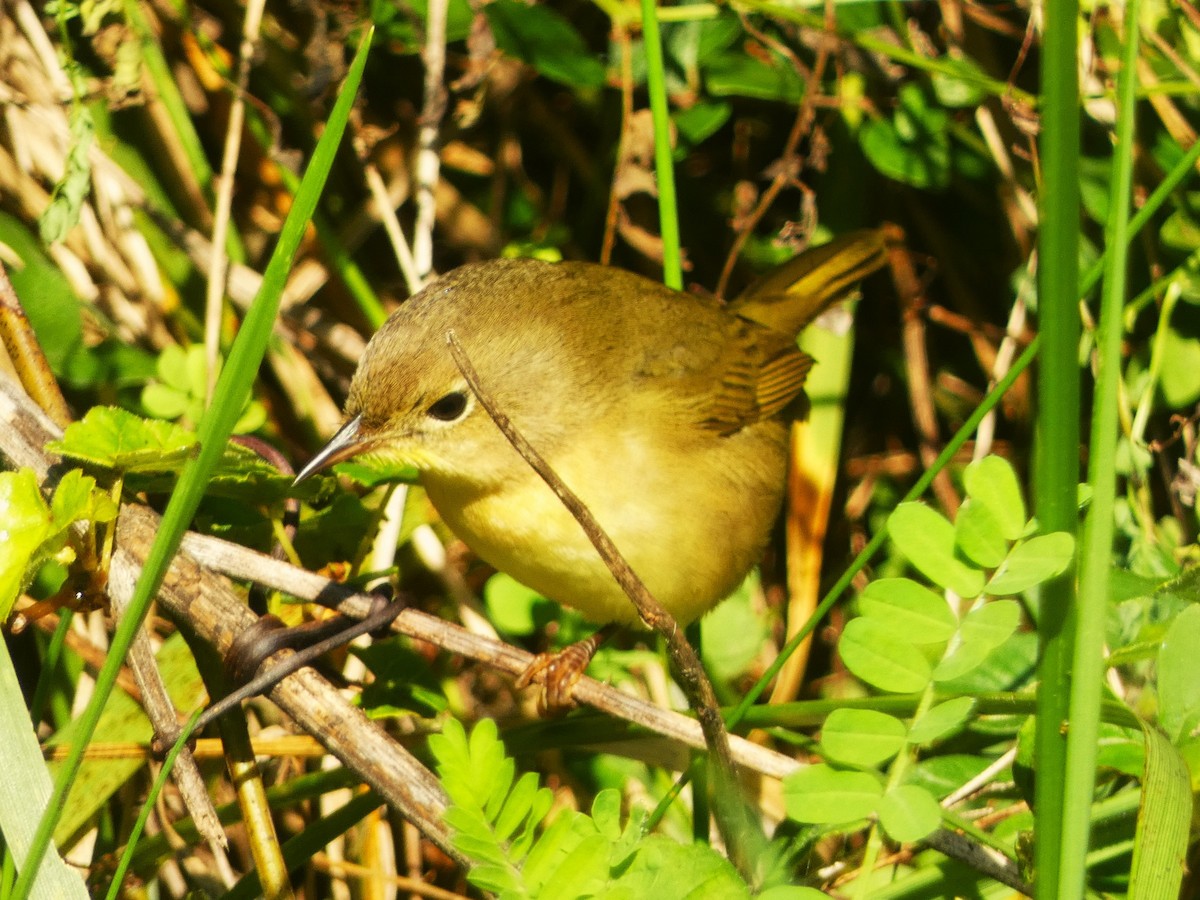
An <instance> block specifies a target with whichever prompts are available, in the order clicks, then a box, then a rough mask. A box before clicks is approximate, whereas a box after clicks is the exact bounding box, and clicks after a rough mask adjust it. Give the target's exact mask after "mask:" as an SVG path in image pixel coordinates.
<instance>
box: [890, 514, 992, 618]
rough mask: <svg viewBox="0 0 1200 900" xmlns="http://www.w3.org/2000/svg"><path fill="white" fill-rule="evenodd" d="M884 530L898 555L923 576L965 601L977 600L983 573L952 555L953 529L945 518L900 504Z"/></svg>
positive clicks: (981, 588) (981, 587)
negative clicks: (897, 549)
mask: <svg viewBox="0 0 1200 900" xmlns="http://www.w3.org/2000/svg"><path fill="white" fill-rule="evenodd" d="M887 527H888V535H889V536H890V537H891V539H892V541H893V542H894V543H895V544H896V546H897V547H898V548H899V549H900V552H901V553H903V554H904V555H905V556H906V557H908V560H909V562H911V563H912V564H913V566H914V567H915V568H916V569H917V571H919V572H920V573H921V574H922V575H924V576H925V577H926V578H928V579H929V580H930V581H932V582H934V584H937V585H940V586H941V587H944V588H948V589H949V590H952V591H954V593H956V594H958V596H960V597H963V598H965V599H970V598H972V597H978V596H979V594H980V592H981V591H982V590H983V583H984V575H983V572H981V571H980V570H979V569H977V568H975V567H974V566H971V565H969V564H967V563H965V562H964V561H963V560H961V559H959V558H958V556H956V555H955V552H954V547H955V534H954V526H953V525H951V524H950V522H949V521H948V520H947V519H946V517H945V516H942V515H940V514H938V513H936V512H934V511H933V510H932V509H930V508H929V507H928V506H925V505H924V504H923V503H901V504H900V505H899V506H897V507H896V510H895V512H893V513H892V515H891V516H890V517H889V518H888V526H887Z"/></svg>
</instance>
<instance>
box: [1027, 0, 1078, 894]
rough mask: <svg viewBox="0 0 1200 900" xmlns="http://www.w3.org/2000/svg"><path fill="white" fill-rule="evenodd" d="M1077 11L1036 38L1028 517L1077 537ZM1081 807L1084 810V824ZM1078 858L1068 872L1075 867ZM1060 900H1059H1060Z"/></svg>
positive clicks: (1053, 642)
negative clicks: (1033, 400) (1034, 380)
mask: <svg viewBox="0 0 1200 900" xmlns="http://www.w3.org/2000/svg"><path fill="white" fill-rule="evenodd" d="M1078 14H1079V4H1078V3H1077V2H1076V0H1062V2H1058V3H1051V4H1048V5H1047V6H1046V7H1045V27H1044V31H1043V39H1042V113H1043V115H1042V136H1041V159H1042V172H1043V176H1042V180H1043V183H1042V194H1041V223H1040V230H1039V248H1040V249H1039V255H1038V270H1039V271H1038V275H1039V278H1038V318H1039V332H1040V337H1041V344H1042V351H1041V359H1040V362H1041V367H1040V372H1039V377H1038V428H1037V437H1038V447H1037V451H1038V452H1037V458H1036V460H1035V467H1034V490H1035V502H1036V507H1035V509H1036V515H1037V517H1038V520H1039V522H1040V523H1041V527H1042V529H1043V531H1045V532H1049V531H1066V532H1069V533H1070V534H1072V535H1073V534H1074V533H1075V531H1076V530H1077V519H1078V516H1077V514H1076V489H1077V488H1076V486H1077V484H1078V482H1079V364H1078V347H1079V312H1078V309H1077V304H1078V302H1079V234H1078V232H1079V204H1080V199H1079V80H1078V71H1077V63H1076V49H1075V42H1076V34H1077V33H1076V29H1077V24H1078V23H1077V16H1078ZM1074 597H1075V572H1074V568H1073V567H1072V568H1070V569H1068V570H1067V571H1066V572H1064V573H1063V574H1062V575H1061V576H1059V577H1058V578H1056V579H1054V580H1053V581H1051V582H1048V583H1047V584H1045V585H1044V586H1043V588H1042V591H1041V594H1040V601H1039V604H1038V635H1039V638H1040V643H1041V658H1040V661H1039V664H1038V680H1039V683H1040V690H1039V691H1038V711H1037V737H1036V741H1035V750H1034V752H1035V756H1036V766H1037V775H1038V777H1037V786H1036V797H1035V801H1036V802H1035V809H1034V823H1035V824H1034V829H1035V838H1036V846H1035V866H1036V871H1037V881H1036V883H1035V886H1034V889H1035V893H1036V896H1037V898H1038V900H1051V898H1058V897H1059V894H1058V888H1059V872H1060V866H1061V860H1062V857H1061V856H1060V852H1061V850H1062V847H1061V840H1060V839H1061V835H1062V819H1063V802H1064V801H1063V795H1062V784H1063V778H1064V770H1065V768H1066V740H1065V737H1064V736H1063V734H1062V730H1061V725H1062V723H1063V722H1064V721H1065V720H1066V717H1067V697H1068V670H1069V662H1070V656H1071V646H1072V640H1071V633H1072V627H1071V622H1070V621H1069V612H1070V610H1071V608H1072V607H1073V605H1074ZM1087 811H1088V804H1086V803H1085V804H1084V806H1083V812H1084V814H1085V815H1086V814H1087ZM1083 858H1084V854H1083V853H1082V852H1081V853H1080V854H1079V855H1078V857H1077V859H1076V861H1075V865H1082V861H1083ZM1062 900H1066V898H1065V897H1063V898H1062Z"/></svg>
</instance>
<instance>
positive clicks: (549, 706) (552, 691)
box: [517, 627, 611, 716]
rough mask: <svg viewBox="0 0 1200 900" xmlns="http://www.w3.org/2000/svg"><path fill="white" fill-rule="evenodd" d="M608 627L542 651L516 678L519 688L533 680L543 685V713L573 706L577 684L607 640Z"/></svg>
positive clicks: (551, 712)
mask: <svg viewBox="0 0 1200 900" xmlns="http://www.w3.org/2000/svg"><path fill="white" fill-rule="evenodd" d="M610 634H611V630H610V629H609V628H607V627H606V628H601V629H600V630H599V631H597V632H596V633H595V634H593V635H591V636H589V637H587V638H584V639H583V640H582V641H576V642H575V643H574V644H571V645H569V646H567V647H564V648H563V649H562V650H558V651H556V652H554V653H539V654H538V655H537V656H535V657H534V658H533V662H531V663H530V664H529V666H528V667H527V668H526V669H525V671H524V672H522V673H521V676H520V677H519V678H518V679H517V689H518V690H521V689H522V688H526V687H528V686H529V685H531V684H537V685H540V686H541V688H542V690H541V694H540V695H539V697H538V712H539V713H541V714H542V715H551V716H553V715H561V714H563V713H566V712H569V711H570V710H572V709H574V708H575V706H576V704H575V697H574V693H575V685H576V684H578V683H579V679H580V678H582V677H583V673H584V671H585V670H586V669H587V667H588V664H589V663H590V662H591V661H592V657H593V656H595V655H596V650H598V649H599V647H600V645H601V644H603V643H604V642H605V641H606V640H608V638H609V636H610Z"/></svg>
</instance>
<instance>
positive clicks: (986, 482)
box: [963, 456, 1028, 541]
mask: <svg viewBox="0 0 1200 900" xmlns="http://www.w3.org/2000/svg"><path fill="white" fill-rule="evenodd" d="M963 485H964V487H966V489H967V495H968V496H969V497H970V498H971V499H972V500H975V501H978V502H979V503H982V504H983V505H984V506H986V507H987V508H988V509H989V510H990V511H991V513H992V515H993V516H994V517H995V519H996V521H997V522H998V523H999V524H1000V529H1001V533H1002V534H1003V535H1004V537H1005V538H1007V539H1008V540H1010V541H1015V540H1017V539H1018V538H1019V537H1020V536H1021V535H1022V534H1024V533H1025V522H1026V519H1027V518H1028V514H1027V513H1026V511H1025V500H1024V499H1023V498H1022V496H1021V484H1020V482H1019V481H1017V473H1016V472H1014V471H1013V467H1012V465H1010V464H1009V462H1008V460H1006V459H1004V458H1003V457H1000V456H985V457H984V458H983V459H977V460H975V462H973V463H971V464H970V465H969V466H967V468H966V469H965V470H964V471H963Z"/></svg>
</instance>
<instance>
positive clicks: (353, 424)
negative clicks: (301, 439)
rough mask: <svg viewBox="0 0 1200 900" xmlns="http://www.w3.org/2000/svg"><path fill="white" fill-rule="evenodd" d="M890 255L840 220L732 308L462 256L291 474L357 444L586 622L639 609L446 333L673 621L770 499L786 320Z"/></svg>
mask: <svg viewBox="0 0 1200 900" xmlns="http://www.w3.org/2000/svg"><path fill="white" fill-rule="evenodd" d="M885 261H886V247H885V239H884V236H883V232H882V231H861V232H854V233H851V234H848V235H845V236H843V237H841V238H838V239H835V240H834V241H833V242H831V243H829V244H826V245H824V246H821V247H818V248H816V249H812V250H808V251H806V252H804V253H802V254H801V255H799V256H798V257H796V258H795V259H793V260H792V261H791V262H789V263H786V264H784V265H783V266H781V267H780V268H779V269H777V270H776V271H774V272H773V273H771V274H769V275H768V276H767V277H766V278H764V279H762V280H761V281H759V282H758V283H757V284H755V285H754V286H752V287H751V288H750V289H749V290H747V291H746V292H745V293H743V294H742V295H741V296H740V297H738V298H737V299H736V300H735V301H733V302H732V303H729V304H723V303H721V302H719V301H716V300H711V299H704V298H701V297H697V296H693V295H691V294H686V293H682V292H679V291H676V290H672V289H669V288H667V287H664V286H663V285H661V284H659V283H656V282H654V281H650V280H648V279H646V278H643V277H641V276H638V275H634V274H631V273H629V272H625V271H622V270H619V269H613V268H607V267H603V266H599V265H594V264H589V263H578V262H564V263H557V264H553V263H546V262H540V261H536V260H531V259H500V260H493V261H490V262H483V263H477V264H472V265H466V266H463V267H462V268H459V269H456V270H454V271H452V272H450V273H449V274H447V275H444V276H442V277H440V278H438V279H437V280H436V281H435V282H433V283H432V284H431V285H429V286H428V287H426V288H425V289H424V290H422V291H421V292H420V293H418V294H416V295H415V296H413V297H412V298H411V299H409V300H407V301H406V302H405V303H403V304H402V305H401V306H400V308H399V309H398V310H397V311H396V312H395V313H393V314H392V316H391V317H390V318H389V319H388V320H387V322H385V323H384V325H383V326H382V327H381V328H380V329H379V331H378V332H377V333H376V334H375V336H374V337H373V338H371V341H370V343H368V344H367V347H366V350H365V351H364V352H363V355H362V359H361V360H360V361H359V364H358V370H357V372H356V373H355V375H354V379H353V381H352V382H351V385H350V394H349V398H348V400H347V402H346V419H345V423H344V424H343V425H342V427H341V428H340V429H339V430H338V432H337V433H336V434H335V435H334V436H333V438H332V439H331V440H330V441H329V443H328V444H327V445H326V446H325V447H324V448H323V449H322V450H321V451H320V452H319V453H318V454H317V455H316V456H315V457H314V458H313V459H312V461H311V462H309V464H308V465H307V466H306V467H305V468H304V469H303V471H301V473H300V475H299V477H298V478H297V480H300V479H303V478H306V477H308V476H309V475H311V474H313V473H314V472H317V471H319V470H321V469H323V468H325V467H327V466H329V465H331V464H333V463H335V462H338V461H340V460H344V459H347V458H350V457H354V456H360V455H362V456H374V457H380V458H386V459H389V460H391V461H395V462H400V463H406V464H410V465H412V466H414V467H415V468H416V469H417V470H418V471H419V472H420V477H421V483H422V484H423V485H424V487H425V489H426V491H427V492H428V494H429V498H430V500H432V502H433V505H434V506H435V507H436V508H437V510H438V512H439V513H440V515H441V516H442V518H443V519H444V520H445V522H446V524H447V525H448V526H449V527H450V528H451V530H453V531H454V533H455V534H457V535H458V536H459V537H460V538H462V540H463V541H465V542H466V544H467V545H468V546H469V547H470V548H471V549H472V550H473V551H474V552H475V553H477V554H478V555H479V556H480V557H482V558H483V559H484V560H486V561H487V562H489V563H490V564H491V565H493V566H495V567H496V568H497V569H499V570H501V571H503V572H507V573H508V574H509V575H511V576H513V577H514V578H516V579H517V580H518V581H521V582H523V583H524V584H526V585H527V586H529V587H531V588H533V589H534V590H536V591H538V592H539V593H541V594H544V595H545V596H546V597H549V598H551V599H552V600H556V601H558V602H560V603H564V604H567V605H569V606H572V607H574V608H575V609H577V610H579V611H580V612H582V613H583V614H584V615H585V616H586V617H587V618H589V619H591V620H593V621H595V622H597V623H599V624H606V623H621V624H634V623H636V622H637V621H638V616H637V612H636V610H635V608H634V606H633V604H632V603H631V601H630V600H629V599H628V598H627V597H626V595H625V593H624V592H623V591H622V590H621V588H620V587H619V586H618V585H617V582H616V580H615V579H614V577H613V575H612V574H611V572H610V571H609V569H608V568H607V567H606V565H605V564H604V563H603V561H602V560H601V559H600V557H599V555H598V554H597V552H596V550H595V549H594V548H593V546H592V544H591V542H590V541H589V539H588V538H587V536H586V535H585V534H584V531H583V530H582V528H581V526H580V525H579V523H578V522H577V521H576V520H575V519H574V518H573V517H572V516H571V514H570V513H569V512H568V511H567V509H566V508H565V507H564V506H563V505H562V503H561V502H560V500H559V499H558V498H557V497H556V496H555V495H554V494H553V493H552V492H551V490H550V488H549V487H548V486H547V485H546V484H545V483H544V482H543V480H542V479H541V478H540V477H539V476H538V475H537V474H536V473H535V472H534V471H533V469H532V468H530V466H529V464H528V463H527V462H526V461H525V460H524V459H523V458H522V457H521V456H520V455H519V454H518V453H517V452H516V450H514V449H513V447H512V446H511V445H510V443H509V441H508V440H507V439H506V438H505V437H504V435H503V434H502V433H501V432H500V430H499V429H498V428H497V426H496V424H495V423H494V422H493V420H492V419H491V417H490V416H489V415H488V413H487V411H486V410H484V409H483V408H482V407H481V405H480V404H479V403H478V401H477V399H476V397H475V396H474V394H473V393H472V391H471V389H470V388H469V386H468V384H467V381H466V379H465V378H464V376H463V374H462V372H461V371H460V370H459V368H458V366H457V365H456V363H455V360H454V358H453V356H452V355H451V351H450V348H449V346H448V343H447V334H448V333H450V332H453V333H454V335H455V336H456V339H457V341H458V343H459V344H460V346H461V347H462V349H463V351H464V352H465V354H466V356H467V357H468V358H469V359H470V360H471V362H472V363H473V364H474V367H475V369H476V370H477V372H478V377H479V384H480V385H481V390H483V391H485V392H487V393H489V394H490V395H491V396H492V398H493V399H494V400H495V403H496V405H497V406H498V407H499V409H500V410H501V411H503V412H504V413H505V414H506V415H507V416H508V418H509V419H510V420H511V421H512V423H513V425H514V426H515V428H516V429H517V430H518V431H520V432H521V433H522V434H523V435H524V437H525V438H526V439H527V440H528V441H529V442H530V443H531V444H532V445H533V447H534V449H536V450H537V451H538V452H539V453H540V454H541V455H542V456H543V457H544V458H545V459H546V460H547V462H548V463H549V464H550V466H551V467H552V468H553V469H554V471H555V472H556V473H557V474H558V476H559V477H560V478H561V479H562V480H563V481H564V482H565V484H566V485H567V486H568V487H569V488H570V489H571V490H572V491H574V492H575V493H576V494H577V495H578V496H579V497H580V499H581V500H582V501H583V502H584V503H585V504H586V505H587V506H588V508H589V509H590V510H591V512H592V513H593V515H594V516H595V517H596V519H597V520H598V521H599V524H600V525H601V527H603V528H604V530H605V531H606V532H607V533H608V535H609V537H611V538H612V540H613V541H614V543H615V544H616V546H617V549H618V550H619V551H620V552H621V554H622V555H623V556H624V557H625V559H626V560H627V561H628V562H629V564H630V565H631V566H632V568H633V570H634V571H635V572H636V573H637V574H638V575H639V576H640V578H641V579H642V581H643V582H644V583H645V584H646V586H647V587H648V588H649V590H650V593H651V594H652V595H653V596H654V597H655V598H656V599H657V600H658V602H659V603H660V604H661V605H662V606H663V607H665V608H666V609H667V611H669V612H670V613H671V614H672V615H673V616H674V617H675V618H676V620H678V622H679V623H680V624H681V625H686V624H688V623H690V622H692V621H694V620H696V619H697V618H699V617H700V616H701V615H702V614H704V613H705V612H707V611H708V610H710V609H711V608H712V607H713V606H715V605H716V604H717V603H718V602H719V601H720V600H722V599H723V598H724V597H726V596H727V595H728V594H729V593H730V592H731V591H732V590H733V589H734V588H735V587H736V586H737V585H738V584H739V583H740V582H741V580H742V579H743V578H744V577H745V575H746V573H747V572H748V571H749V570H750V569H751V567H752V566H754V564H755V563H756V562H757V561H758V560H759V558H760V556H761V555H762V553H763V550H764V547H765V545H766V542H767V539H768V536H769V533H770V530H771V526H772V524H773V523H774V520H775V518H776V516H777V515H778V513H779V509H780V505H781V501H782V497H783V490H784V485H785V481H786V479H785V473H786V466H787V442H788V421H789V417H790V414H791V413H792V411H793V410H794V409H795V408H796V406H797V404H796V402H795V401H797V399H798V398H799V397H800V396H801V394H802V390H801V389H802V387H803V385H804V380H805V376H806V374H807V372H808V370H809V368H810V367H811V366H812V363H813V360H812V359H811V358H810V357H809V356H807V355H806V354H805V353H803V352H801V351H800V350H799V349H798V348H797V346H796V336H797V335H798V334H799V332H800V331H801V330H802V329H803V328H804V326H805V325H807V324H808V323H809V322H810V321H811V320H812V319H813V318H814V317H815V316H816V315H818V314H819V313H820V312H821V311H822V310H823V309H825V308H826V307H827V306H828V305H829V304H831V303H832V302H834V301H836V300H838V299H840V298H841V297H843V296H844V295H845V294H846V293H847V291H848V290H849V289H850V288H851V287H852V286H853V285H854V284H855V283H856V282H857V281H859V280H860V279H861V278H863V277H864V276H865V275H868V274H870V273H871V272H873V271H875V270H876V269H878V268H879V267H880V266H882V265H883V264H884V262H885Z"/></svg>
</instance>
